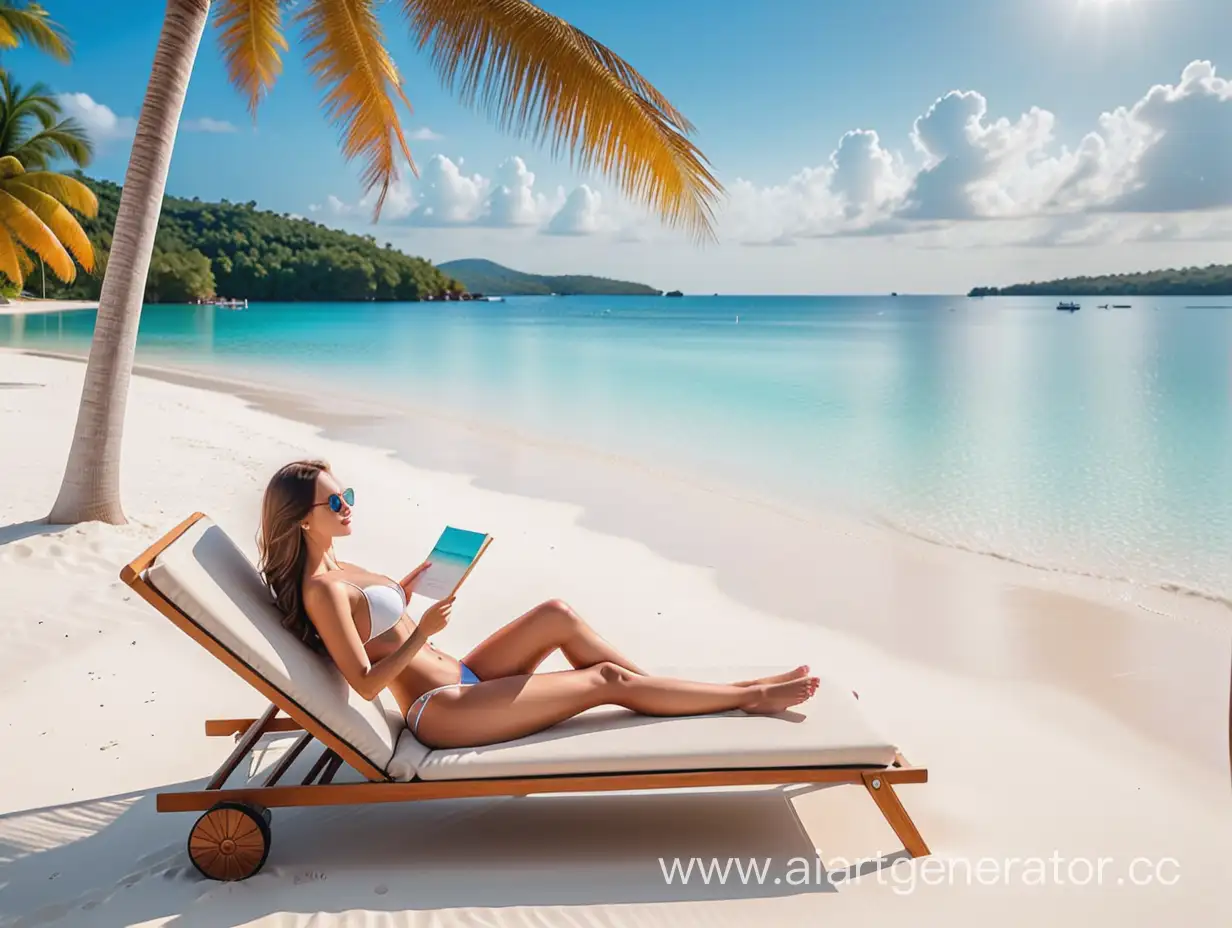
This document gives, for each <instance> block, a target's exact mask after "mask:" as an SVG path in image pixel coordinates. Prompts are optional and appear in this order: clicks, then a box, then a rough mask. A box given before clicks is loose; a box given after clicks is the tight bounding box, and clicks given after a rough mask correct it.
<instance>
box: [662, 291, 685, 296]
mask: <svg viewBox="0 0 1232 928" xmlns="http://www.w3.org/2000/svg"><path fill="white" fill-rule="evenodd" d="M663 295H664V296H684V294H683V293H681V292H680V291H679V290H668V291H667V293H665V294H663Z"/></svg>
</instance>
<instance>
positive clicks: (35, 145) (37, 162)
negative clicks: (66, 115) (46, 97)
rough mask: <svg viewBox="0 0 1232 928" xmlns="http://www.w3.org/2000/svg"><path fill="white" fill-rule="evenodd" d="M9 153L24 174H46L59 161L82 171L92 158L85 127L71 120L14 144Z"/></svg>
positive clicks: (92, 152)
mask: <svg viewBox="0 0 1232 928" xmlns="http://www.w3.org/2000/svg"><path fill="white" fill-rule="evenodd" d="M8 153H9V154H11V155H13V156H14V157H16V158H17V160H19V161H20V162H21V163H22V164H23V165H25V166H26V169H27V170H33V171H42V170H46V169H47V168H48V167H50V165H51V164H52V162H54V161H55V160H56V159H58V158H68V159H69V160H71V161H72V162H73V163H74V164H76V165H77V166H78V167H82V168H84V167H85V166H86V165H88V164H89V163H90V161H91V159H92V158H93V157H94V144H93V142H92V141H91V140H90V135H89V133H87V132H86V130H85V127H83V126H82V125H81V124H80V123H78V122H77V121H76V120H75V119H71V118H70V119H65V120H62V121H61V122H60V123H58V124H57V125H55V126H52V127H51V128H50V129H45V130H43V131H42V132H39V133H37V134H35V135H32V136H30V137H29V138H24V139H19V140H17V142H16V144H15V145H14V146H13V147H12V148H11V149H10V150H9V152H8Z"/></svg>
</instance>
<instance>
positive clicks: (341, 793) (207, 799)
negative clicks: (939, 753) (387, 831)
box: [156, 767, 928, 812]
mask: <svg viewBox="0 0 1232 928" xmlns="http://www.w3.org/2000/svg"><path fill="white" fill-rule="evenodd" d="M865 776H878V777H881V778H882V779H883V780H884V781H885V782H891V781H892V782H899V783H922V782H924V781H925V780H926V779H927V776H928V771H927V770H925V769H924V768H922V767H914V768H911V769H910V770H898V769H895V768H880V767H879V768H876V769H875V770H872V771H869V770H868V769H867V768H855V767H788V768H752V769H743V770H704V771H666V772H661V773H631V774H592V775H587V776H546V777H501V778H492V779H472V780H414V781H411V782H409V783H334V784H330V785H328V786H320V785H306V786H272V787H269V788H262V787H248V788H245V787H241V788H238V789H231V790H221V791H218V790H215V791H212V792H208V793H205V792H185V793H160V794H159V795H158V796H157V799H156V807H157V809H158V811H159V812H194V811H200V810H202V809H208V808H209V807H210V806H212V805H213V804H214V803H215V802H219V801H221V800H223V799H233V800H237V801H241V802H256V803H260V804H261V805H263V806H266V807H268V808H273V807H275V806H328V805H355V804H359V803H376V802H416V801H421V800H428V799H465V798H472V797H478V796H526V795H530V794H532V793H576V792H582V793H589V792H605V791H610V790H644V789H690V788H702V787H714V786H781V785H783V784H787V783H863V782H864V777H865Z"/></svg>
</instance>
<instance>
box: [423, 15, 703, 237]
mask: <svg viewBox="0 0 1232 928" xmlns="http://www.w3.org/2000/svg"><path fill="white" fill-rule="evenodd" d="M402 4H403V9H404V12H405V14H406V17H407V19H408V22H409V24H410V28H411V35H412V38H413V39H415V40H416V41H417V42H418V44H419V46H420V47H421V48H427V49H428V50H429V57H430V60H431V62H432V64H433V66H434V67H435V68H436V70H437V71H438V73H439V74H440V76H441V80H442V82H443V83H444V85H445V87H446V88H447V89H449V90H451V91H454V92H456V93H457V94H458V96H459V97H460V98H461V100H462V102H463V103H465V104H467V105H475V106H477V107H478V108H479V109H481V110H482V111H484V112H485V113H486V114H487V115H488V116H489V117H490V118H492V119H493V120H494V121H495V122H496V123H497V125H498V126H499V127H500V128H501V129H502V130H505V131H509V132H512V133H514V134H519V135H524V136H529V137H532V138H533V139H534V140H535V141H536V142H544V141H550V142H551V149H552V151H553V153H554V154H559V153H560V152H561V151H562V150H568V152H569V154H570V161H571V162H572V163H573V164H574V166H575V167H578V168H580V169H582V170H586V171H589V170H597V171H598V172H600V173H602V174H603V175H605V176H607V177H608V178H610V179H612V180H613V181H614V182H615V183H616V184H617V186H618V187H619V188H620V189H621V190H622V191H623V192H624V194H625V195H626V196H629V197H631V198H633V199H637V200H640V201H641V202H643V203H644V204H646V205H647V206H649V207H650V208H651V209H653V210H654V211H655V212H657V213H658V214H659V215H660V216H661V217H662V218H663V219H664V220H665V221H666V222H667V223H668V224H669V225H674V226H683V227H685V228H686V229H687V230H688V231H689V232H690V233H691V234H692V235H693V236H694V237H695V238H697V239H713V238H714V206H715V202H716V200H717V199H718V196H719V195H720V194H721V193H722V191H723V188H722V186H721V185H720V183H719V182H718V180H717V179H716V178H715V177H714V175H713V174H712V173H711V171H710V168H709V164H708V162H707V161H706V159H705V157H704V156H703V155H702V153H701V152H700V151H699V150H698V148H697V147H696V146H695V145H694V144H693V143H692V142H691V141H690V140H689V139H688V138H687V133H689V132H691V131H692V128H693V127H692V125H691V124H690V123H689V122H688V120H686V119H685V118H684V116H683V115H681V114H680V113H679V112H678V111H677V110H676V109H675V108H673V107H672V106H671V105H670V104H669V103H668V102H667V100H666V98H665V97H664V96H663V95H662V94H661V93H659V92H658V91H657V90H655V88H654V87H653V86H651V84H650V82H649V81H647V80H646V79H645V78H644V77H642V75H641V74H639V73H638V72H637V70H636V69H634V68H633V66H632V65H630V64H629V63H628V62H626V61H624V60H623V59H622V58H620V57H619V56H618V55H617V54H616V53H615V52H613V51H611V50H610V49H608V48H606V47H605V46H603V45H602V44H600V43H599V42H597V41H596V40H595V39H593V38H591V37H590V36H588V35H587V34H586V33H584V32H582V31H581V30H580V29H577V28H575V27H573V26H571V25H569V23H567V22H565V21H564V20H562V19H560V18H559V17H557V16H553V15H551V14H549V13H546V12H544V11H543V10H541V9H539V7H537V6H535V5H534V4H533V3H530V2H528V0H402Z"/></svg>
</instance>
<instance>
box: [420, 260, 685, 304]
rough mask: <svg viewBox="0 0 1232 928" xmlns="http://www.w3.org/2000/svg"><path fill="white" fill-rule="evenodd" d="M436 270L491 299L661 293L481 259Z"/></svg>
mask: <svg viewBox="0 0 1232 928" xmlns="http://www.w3.org/2000/svg"><path fill="white" fill-rule="evenodd" d="M439 267H440V269H441V270H442V271H443V272H444V273H446V274H449V275H450V276H451V277H453V278H455V279H456V280H458V281H460V282H461V284H462V285H463V286H464V287H466V289H467V290H469V291H470V292H472V293H484V294H488V295H491V296H540V295H542V296H546V295H548V294H550V293H556V294H559V295H561V296H584V295H596V296H659V294H660V292H661V291H659V290H656V289H655V288H654V287H648V286H647V285H646V284H635V283H630V282H629V281H627V280H611V279H609V278H607V277H589V276H586V275H584V274H563V275H560V276H551V275H546V274H526V273H523V272H522V271H515V270H514V269H513V268H509V267H505V266H504V265H503V264H497V263H496V262H495V261H485V260H483V259H482V258H462V259H460V260H457V261H445V262H443V263H442V264H441V265H439Z"/></svg>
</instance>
